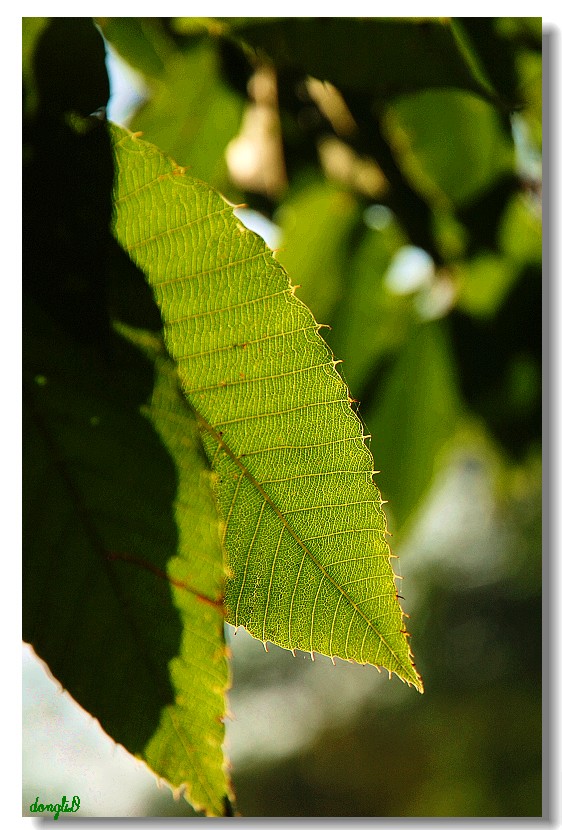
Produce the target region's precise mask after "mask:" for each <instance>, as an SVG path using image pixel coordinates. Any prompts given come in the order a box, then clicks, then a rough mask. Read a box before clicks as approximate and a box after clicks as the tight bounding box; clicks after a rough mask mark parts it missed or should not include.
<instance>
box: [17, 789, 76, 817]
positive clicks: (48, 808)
mask: <svg viewBox="0 0 562 830" xmlns="http://www.w3.org/2000/svg"><path fill="white" fill-rule="evenodd" d="M79 809H80V799H79V798H78V796H77V795H73V796H72V803H71V802H69V801H68V799H67V797H66V796H65V795H63V797H62V798H61V801H60V804H41V802H40V801H39V796H37V798H36V799H35V801H34V802H33V804H30V805H29V810H30V812H31V813H53V818H54V820H55V821H56V820H57V819H58V817H59V816H60V814H61V813H77V812H78V810H79Z"/></svg>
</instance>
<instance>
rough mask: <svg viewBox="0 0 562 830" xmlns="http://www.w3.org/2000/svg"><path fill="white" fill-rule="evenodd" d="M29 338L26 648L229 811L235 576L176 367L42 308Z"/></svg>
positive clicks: (127, 333)
mask: <svg viewBox="0 0 562 830" xmlns="http://www.w3.org/2000/svg"><path fill="white" fill-rule="evenodd" d="M141 285H142V283H141ZM24 330H25V346H24V389H25V397H24V402H25V407H24V430H25V442H24V471H25V476H24V505H25V511H24V566H25V567H24V591H23V594H24V631H23V633H24V638H25V639H26V640H27V641H28V642H30V643H31V644H32V645H33V647H34V649H35V651H36V652H37V654H38V655H39V656H40V657H42V658H43V659H44V660H46V661H47V663H48V665H49V669H50V670H51V672H52V673H53V674H54V676H55V677H56V678H57V679H58V680H59V681H60V682H61V683H62V684H63V686H64V687H65V688H66V689H67V690H68V691H69V692H70V694H71V695H72V696H73V697H74V698H75V699H76V700H77V701H78V702H79V703H80V704H81V705H82V706H83V707H84V708H85V709H86V710H87V711H88V712H90V713H91V714H92V715H93V716H94V717H96V718H97V719H98V720H99V721H100V724H101V725H102V727H103V728H104V729H105V731H106V732H107V733H108V734H109V735H110V736H111V737H112V738H113V739H114V740H116V741H117V742H118V743H121V744H123V746H125V748H126V749H128V750H129V751H130V752H131V753H133V754H134V755H136V756H137V757H139V758H141V759H142V760H143V761H145V762H146V763H147V764H148V765H149V767H150V768H151V769H152V770H153V771H154V772H155V773H156V774H157V775H158V776H160V777H162V778H165V779H166V780H167V781H168V782H169V783H170V784H171V785H172V786H173V787H174V788H181V789H184V790H185V793H186V797H187V798H188V800H189V801H190V802H191V803H192V804H193V806H194V807H195V808H196V809H200V810H205V811H206V812H208V813H210V814H212V815H222V814H223V799H224V798H225V797H228V796H229V794H230V786H229V782H228V779H227V776H226V772H225V769H224V759H223V752H222V743H223V739H224V725H223V722H222V719H223V718H224V714H225V692H226V688H227V686H228V682H229V675H228V664H227V660H226V648H225V644H224V639H223V611H222V607H221V600H222V593H223V590H224V566H223V560H222V548H221V543H220V536H219V525H218V517H217V515H216V508H215V505H214V499H213V495H212V490H211V473H210V471H209V469H208V464H207V463H206V460H205V457H204V453H203V450H202V447H201V444H200V439H199V435H198V430H197V427H196V425H195V422H194V418H193V414H192V413H191V411H190V409H189V407H188V405H187V402H186V401H185V399H184V397H183V396H182V394H181V392H180V390H179V385H178V380H177V375H176V371H175V367H174V365H173V363H172V362H171V361H170V359H169V358H168V357H167V355H166V353H165V350H164V348H163V345H162V342H161V340H160V338H159V337H157V336H155V335H152V334H150V333H147V332H142V331H140V330H133V329H130V328H126V327H124V326H120V327H119V333H113V335H112V338H111V341H110V347H109V354H110V355H111V357H110V359H109V360H108V359H107V357H106V356H105V355H104V354H103V353H100V352H99V351H97V350H95V349H93V348H91V347H88V346H85V345H80V344H79V343H78V342H77V341H76V340H74V339H73V338H71V337H69V336H67V335H66V334H65V332H64V330H63V329H62V328H60V327H59V326H56V325H54V324H53V323H52V322H51V320H50V319H49V318H48V317H47V316H46V315H44V314H43V312H42V311H41V310H40V309H39V308H38V307H37V306H36V304H35V303H34V302H33V301H32V300H28V301H27V302H26V318H25V329H24Z"/></svg>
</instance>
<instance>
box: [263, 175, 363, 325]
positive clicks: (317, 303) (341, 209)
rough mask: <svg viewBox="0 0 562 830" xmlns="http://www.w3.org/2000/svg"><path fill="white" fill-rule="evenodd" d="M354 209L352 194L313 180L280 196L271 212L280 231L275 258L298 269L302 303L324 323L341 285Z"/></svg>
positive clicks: (342, 285)
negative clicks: (280, 203)
mask: <svg viewBox="0 0 562 830" xmlns="http://www.w3.org/2000/svg"><path fill="white" fill-rule="evenodd" d="M358 214H359V209H358V205H357V201H356V199H355V198H354V197H353V195H352V194H350V193H348V192H346V191H345V190H343V189H340V188H338V187H337V186H335V185H332V184H330V183H329V182H325V181H317V180H313V181H312V182H310V183H307V184H306V185H305V186H303V187H302V188H300V189H299V190H298V191H297V192H296V193H294V194H292V195H291V196H289V197H288V198H287V199H285V201H284V202H283V206H282V208H281V209H280V211H279V213H278V216H276V221H277V222H278V223H279V224H280V226H281V231H282V243H281V249H280V251H279V254H278V259H279V262H280V263H281V265H283V267H284V268H286V269H287V271H288V272H289V273H293V274H298V278H299V284H300V287H301V288H302V292H301V297H302V299H303V302H305V303H306V305H308V306H309V308H311V309H312V311H313V313H314V316H315V317H316V318H317V319H318V320H322V322H323V323H329V322H330V321H331V315H332V313H333V309H334V306H336V305H337V303H338V302H339V301H340V300H341V297H342V293H343V292H344V290H345V274H346V270H347V263H348V256H349V251H348V248H349V245H350V240H349V236H350V232H351V230H352V229H353V227H354V226H355V223H356V221H357V218H358Z"/></svg>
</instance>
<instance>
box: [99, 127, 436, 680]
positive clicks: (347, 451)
mask: <svg viewBox="0 0 562 830" xmlns="http://www.w3.org/2000/svg"><path fill="white" fill-rule="evenodd" d="M114 135H115V156H116V167H117V185H116V194H115V195H116V199H115V207H116V217H115V233H116V236H117V238H118V240H119V242H120V243H121V244H122V246H123V247H124V248H125V249H126V250H127V251H128V252H129V253H130V255H131V256H132V258H133V259H134V261H135V262H136V264H137V265H138V266H139V267H140V268H141V269H142V270H143V271H144V273H145V274H146V276H147V279H148V281H149V283H150V284H151V286H152V287H153V290H154V295H155V299H156V301H157V303H158V305H159V306H160V309H161V312H162V317H163V320H164V337H165V342H166V346H167V349H168V351H169V353H170V354H171V356H172V357H173V359H174V360H175V361H176V363H177V365H178V371H179V374H180V378H181V383H182V386H183V389H184V391H185V394H186V395H187V397H188V399H189V401H190V403H191V404H192V406H193V408H194V409H195V411H196V413H197V418H198V422H199V425H200V428H201V432H202V435H203V439H204V443H205V447H206V450H207V453H208V456H209V458H210V459H211V461H212V466H213V468H214V469H215V471H216V472H217V475H218V485H217V496H218V500H219V503H220V506H221V511H222V515H223V517H224V520H225V528H224V530H225V545H226V550H227V553H228V557H229V565H230V568H231V571H232V577H231V578H230V580H229V582H228V584H227V592H226V606H227V619H228V620H229V621H230V622H231V623H232V624H233V625H244V626H245V627H246V628H247V629H248V630H249V631H250V632H251V633H252V634H253V635H254V636H255V637H258V638H260V639H262V640H263V641H264V642H265V641H267V640H269V641H271V642H274V643H277V644H278V645H281V646H283V647H285V648H289V649H295V648H299V649H303V650H307V651H308V650H309V651H318V652H321V653H323V654H327V655H330V656H332V657H334V656H340V657H342V658H344V659H353V660H356V661H358V662H361V663H372V664H374V665H377V666H384V667H386V668H387V669H388V670H389V672H393V673H396V674H398V675H399V676H400V677H401V678H403V679H404V680H406V681H407V682H408V683H410V684H412V685H414V686H415V687H417V688H418V689H420V690H421V688H422V684H421V680H420V678H419V676H418V674H417V672H416V670H415V668H414V667H413V664H412V662H411V655H410V650H409V644H408V639H407V636H406V634H405V632H404V622H403V619H402V611H401V608H400V606H399V603H398V600H397V597H396V588H395V584H394V575H393V572H392V568H391V565H390V558H389V557H390V552H389V548H388V544H387V542H386V539H385V531H386V522H385V517H384V513H383V510H382V506H381V500H380V495H379V492H378V490H377V488H376V486H375V485H374V483H373V480H372V477H373V461H372V457H371V455H370V453H369V451H368V449H367V448H366V446H365V442H364V439H363V434H362V428H361V424H360V422H359V419H358V418H357V417H356V415H355V414H354V413H353V411H352V410H351V408H350V404H349V400H348V393H347V389H346V387H345V384H344V383H343V381H342V380H341V378H340V376H339V375H338V373H337V372H336V370H335V362H334V360H333V356H332V354H331V352H330V351H329V349H328V348H327V346H326V345H325V343H324V342H323V341H322V339H321V337H320V336H319V334H318V328H319V326H318V325H317V323H316V322H315V320H314V318H313V316H312V314H311V312H310V311H309V310H308V309H307V308H306V306H304V305H303V304H302V303H301V302H300V300H298V299H297V298H296V297H295V296H294V290H293V289H292V288H291V286H290V283H289V280H288V277H287V275H286V273H285V272H284V270H283V269H282V267H281V266H280V265H279V263H277V262H276V261H275V259H274V257H273V255H272V253H271V251H269V250H268V249H267V247H266V246H265V244H264V242H263V241H262V240H261V239H260V238H259V237H257V236H256V235H255V234H253V233H251V232H250V231H248V230H247V229H246V228H244V227H243V226H242V225H241V224H240V222H239V221H238V220H237V219H236V217H235V216H234V214H233V208H232V206H230V205H229V204H228V203H226V202H225V201H224V199H223V198H222V197H221V196H220V195H219V194H218V193H216V192H215V191H213V190H211V189H210V188H209V187H208V186H207V185H204V184H202V183H201V182H198V181H196V180H193V179H190V178H188V177H187V176H186V175H185V171H184V170H183V169H182V168H180V167H178V166H177V165H175V164H174V163H173V162H171V161H170V160H169V159H167V158H166V157H165V156H164V155H163V154H162V153H160V152H159V151H158V150H157V149H156V148H155V147H152V146H150V145H148V144H146V143H145V142H143V141H141V140H139V139H138V138H137V137H135V136H133V135H131V134H129V133H127V132H125V131H123V130H120V129H117V128H116V129H114Z"/></svg>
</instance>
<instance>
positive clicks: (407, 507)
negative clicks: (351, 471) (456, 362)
mask: <svg viewBox="0 0 562 830" xmlns="http://www.w3.org/2000/svg"><path fill="white" fill-rule="evenodd" d="M459 410H460V403H459V396H458V391H457V381H456V377H455V368H454V366H453V364H452V361H451V352H450V348H449V347H448V341H447V338H446V336H445V333H444V331H443V324H442V321H433V322H431V323H425V324H421V325H419V327H418V328H417V330H413V331H412V333H411V334H410V336H409V338H408V339H407V340H406V342H405V343H404V345H403V346H402V348H401V349H400V350H399V352H398V354H397V358H396V360H395V363H394V365H393V367H392V370H391V372H390V374H389V376H388V378H387V380H386V383H385V384H384V386H382V388H381V390H380V395H379V399H378V401H377V402H376V403H375V404H374V406H373V407H372V410H371V411H369V412H367V413H366V415H365V420H366V422H367V426H368V427H369V429H370V431H371V432H372V434H373V441H372V446H373V452H374V453H375V457H376V459H377V462H378V463H379V464H380V470H381V473H380V475H379V476H378V477H377V483H378V485H379V487H380V488H381V491H382V493H383V495H384V497H385V499H387V500H388V503H389V504H388V509H389V514H390V516H391V517H392V524H391V527H392V532H393V534H394V533H397V532H402V531H403V529H404V528H405V526H406V523H407V522H409V520H410V518H411V517H413V515H414V511H415V509H416V507H417V506H418V504H419V502H420V500H421V498H422V496H424V495H425V493H426V491H427V489H428V487H429V485H430V484H431V482H432V480H433V477H434V474H435V472H436V471H437V469H438V466H439V462H440V455H441V453H442V451H443V449H444V447H445V445H446V443H447V441H449V440H450V439H451V438H452V436H453V433H454V431H455V429H456V427H457V424H458V416H459Z"/></svg>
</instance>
